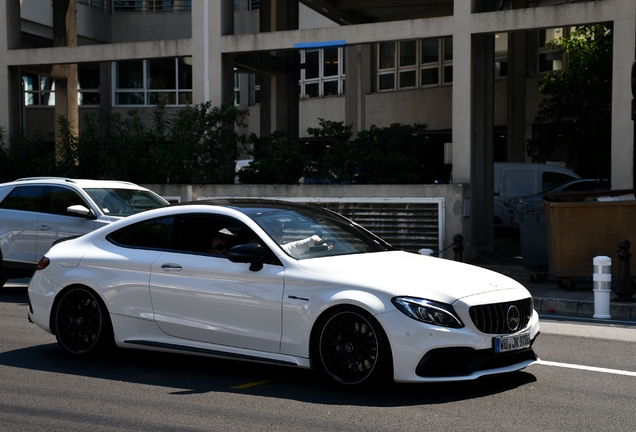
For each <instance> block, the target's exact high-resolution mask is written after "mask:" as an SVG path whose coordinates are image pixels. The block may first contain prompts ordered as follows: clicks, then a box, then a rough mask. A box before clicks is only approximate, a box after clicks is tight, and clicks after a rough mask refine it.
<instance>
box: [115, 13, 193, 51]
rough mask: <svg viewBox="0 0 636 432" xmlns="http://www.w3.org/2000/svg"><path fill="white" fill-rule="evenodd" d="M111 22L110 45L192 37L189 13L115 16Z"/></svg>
mask: <svg viewBox="0 0 636 432" xmlns="http://www.w3.org/2000/svg"><path fill="white" fill-rule="evenodd" d="M111 20H112V34H113V36H112V41H111V43H122V42H142V41H155V40H164V39H188V38H191V37H192V15H191V14H190V13H185V12H184V13H155V14H116V15H112V18H111Z"/></svg>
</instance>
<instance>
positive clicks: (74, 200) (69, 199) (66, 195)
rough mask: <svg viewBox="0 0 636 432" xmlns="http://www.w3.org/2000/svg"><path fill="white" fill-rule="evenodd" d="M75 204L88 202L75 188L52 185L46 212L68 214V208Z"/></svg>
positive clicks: (84, 204)
mask: <svg viewBox="0 0 636 432" xmlns="http://www.w3.org/2000/svg"><path fill="white" fill-rule="evenodd" d="M73 205H82V206H84V207H86V208H90V207H89V206H88V205H86V202H84V200H83V199H82V197H80V196H79V195H78V193H77V192H75V191H74V190H73V189H68V188H65V187H60V186H51V188H50V189H49V193H48V195H47V198H46V202H45V204H44V210H43V211H44V212H46V213H53V214H58V215H66V214H67V212H66V209H67V208H69V207H70V206H73Z"/></svg>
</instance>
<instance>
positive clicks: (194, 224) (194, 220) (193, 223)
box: [171, 215, 257, 255]
mask: <svg viewBox="0 0 636 432" xmlns="http://www.w3.org/2000/svg"><path fill="white" fill-rule="evenodd" d="M250 233H251V230H249V229H248V228H247V227H245V226H244V225H243V224H241V223H240V222H238V221H235V220H233V219H231V218H224V217H218V216H210V215H187V216H183V217H180V218H177V219H176V221H175V224H174V238H173V243H172V247H171V249H173V250H176V251H180V252H187V253H205V254H213V255H227V254H228V252H229V250H230V248H231V247H234V246H236V245H239V244H247V243H250V242H257V241H256V240H254V239H255V238H256V236H255V235H253V234H250Z"/></svg>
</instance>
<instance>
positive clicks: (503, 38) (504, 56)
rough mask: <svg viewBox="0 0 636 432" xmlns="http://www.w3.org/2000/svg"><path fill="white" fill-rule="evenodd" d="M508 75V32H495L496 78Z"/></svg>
mask: <svg viewBox="0 0 636 432" xmlns="http://www.w3.org/2000/svg"><path fill="white" fill-rule="evenodd" d="M507 76H508V33H495V78H502V77H507Z"/></svg>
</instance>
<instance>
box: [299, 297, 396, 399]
mask: <svg viewBox="0 0 636 432" xmlns="http://www.w3.org/2000/svg"><path fill="white" fill-rule="evenodd" d="M312 345H313V350H312V351H313V354H312V357H313V361H314V363H315V364H316V366H317V368H318V369H319V370H320V371H321V372H322V373H323V374H324V375H325V376H327V377H328V378H329V380H330V381H331V382H332V383H334V384H339V385H344V386H351V387H366V386H368V385H370V384H376V383H378V382H381V381H388V378H389V372H391V366H392V359H391V349H390V346H389V342H388V339H387V337H386V335H385V333H384V330H382V327H381V326H380V323H378V321H377V320H376V319H375V318H373V317H372V316H371V315H370V314H369V313H367V312H365V311H363V310H361V309H358V308H353V307H340V308H338V309H335V310H333V311H331V312H329V313H327V314H326V315H325V316H324V317H322V318H321V319H320V320H319V322H318V323H317V326H316V332H315V334H314V338H313V344H312Z"/></svg>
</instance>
